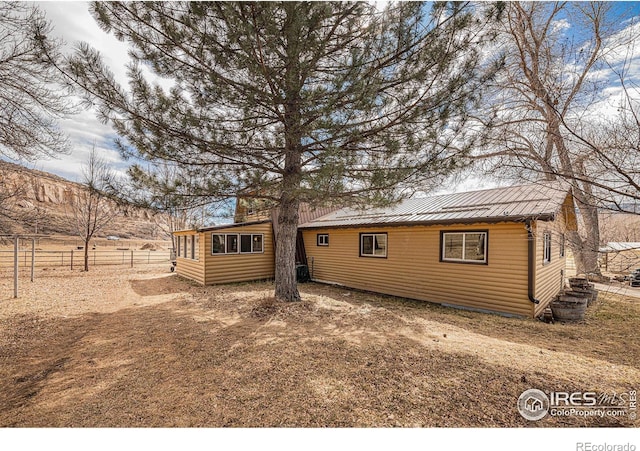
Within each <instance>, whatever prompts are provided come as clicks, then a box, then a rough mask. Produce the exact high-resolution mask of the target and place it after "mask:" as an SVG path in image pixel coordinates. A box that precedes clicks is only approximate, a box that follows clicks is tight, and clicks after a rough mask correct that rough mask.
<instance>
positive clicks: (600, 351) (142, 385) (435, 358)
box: [0, 267, 640, 427]
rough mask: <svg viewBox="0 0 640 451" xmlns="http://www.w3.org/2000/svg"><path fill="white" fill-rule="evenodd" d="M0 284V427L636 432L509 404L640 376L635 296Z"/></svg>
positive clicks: (96, 280)
mask: <svg viewBox="0 0 640 451" xmlns="http://www.w3.org/2000/svg"><path fill="white" fill-rule="evenodd" d="M36 276H37V277H36V281H35V282H34V283H30V282H28V281H27V280H24V281H23V282H22V286H21V298H20V299H17V300H14V299H12V298H11V295H12V293H13V291H12V287H11V280H10V278H6V277H5V278H1V279H0V426H3V427H187V426H189V427H225V426H233V427H283V426H287V427H396V426H399V427H555V426H572V427H575V426H589V427H594V426H638V422H636V421H634V420H631V419H629V418H628V417H624V418H613V417H604V418H581V417H575V416H570V417H551V416H549V415H548V416H547V417H545V418H544V419H542V420H540V421H537V422H531V421H527V420H525V419H523V418H522V417H521V416H520V414H519V413H518V411H517V408H516V401H517V399H518V396H519V395H520V394H521V393H522V392H523V391H524V390H526V389H529V388H539V389H541V390H543V391H569V392H572V391H596V392H599V393H608V394H612V393H618V394H619V393H622V392H628V391H629V390H634V389H635V390H637V389H638V388H639V387H640V334H638V319H639V318H640V302H638V300H637V299H633V300H632V299H625V298H624V297H621V296H617V295H614V294H606V293H605V294H601V296H600V299H599V300H598V301H597V302H596V303H595V304H594V305H592V306H591V307H589V311H588V314H587V318H586V320H585V321H584V322H581V323H579V324H561V323H556V324H544V323H542V322H539V321H536V320H526V319H524V320H523V319H514V318H504V317H500V316H495V315H487V314H481V313H473V312H468V311H461V310H454V309H450V308H443V307H439V306H436V305H432V304H428V303H424V302H414V301H408V300H403V299H399V298H394V297H389V296H380V295H373V294H370V293H363V292H357V291H350V290H347V289H342V288H336V287H330V286H325V285H319V284H304V285H300V290H301V293H302V297H303V301H302V302H299V303H294V304H280V303H276V302H274V301H273V300H272V298H271V293H272V290H273V285H272V284H271V283H269V282H261V283H250V284H249V283H248V284H237V285H228V286H219V287H200V286H196V285H195V284H193V283H191V282H189V281H186V280H183V279H181V278H179V277H178V276H176V275H173V274H170V273H169V272H168V268H164V267H162V268H159V267H156V268H154V269H151V270H149V269H133V270H125V269H122V268H118V269H111V268H105V269H96V270H94V271H92V272H89V273H88V274H87V273H83V272H79V271H73V272H72V271H69V270H53V271H52V270H50V271H40V272H38V273H37V275H36Z"/></svg>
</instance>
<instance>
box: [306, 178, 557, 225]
mask: <svg viewBox="0 0 640 451" xmlns="http://www.w3.org/2000/svg"><path fill="white" fill-rule="evenodd" d="M568 194H569V188H568V186H566V185H563V184H560V183H549V182H547V183H535V184H531V185H520V186H511V187H507V188H494V189H488V190H481V191H471V192H465V193H455V194H444V195H439V196H432V197H426V198H418V199H407V200H404V201H402V202H400V203H399V204H396V205H394V206H391V207H387V208H372V209H368V210H362V209H354V208H343V209H341V210H338V211H336V212H333V213H330V214H327V215H325V216H322V217H320V218H317V219H315V220H313V221H310V222H307V223H305V224H302V225H301V226H300V227H301V228H319V227H355V226H365V225H367V226H370V225H405V224H455V223H474V222H503V221H522V220H525V219H541V220H551V219H553V218H554V217H555V215H556V213H558V211H559V210H560V207H561V205H562V203H563V202H564V200H565V199H566V197H567V195H568Z"/></svg>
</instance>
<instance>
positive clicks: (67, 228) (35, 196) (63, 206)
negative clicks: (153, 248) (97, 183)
mask: <svg viewBox="0 0 640 451" xmlns="http://www.w3.org/2000/svg"><path fill="white" fill-rule="evenodd" d="M82 190H84V187H83V186H82V185H81V184H79V183H75V182H71V181H69V180H66V179H64V178H62V177H59V176H57V175H54V174H50V173H47V172H43V171H37V170H33V169H28V168H26V167H24V166H20V165H17V164H13V163H8V162H5V161H0V234H8V233H36V232H37V233H45V234H64V235H75V234H76V233H75V230H74V225H73V223H74V221H73V202H74V199H75V197H76V195H77V194H76V193H78V192H81V191H82ZM111 208H116V206H115V204H113V205H111ZM3 210H4V213H5V214H3ZM118 210H119V213H118V215H117V216H116V218H115V219H114V220H113V222H112V223H111V224H110V225H109V226H107V227H105V228H104V229H103V230H102V231H101V232H100V233H99V236H109V235H116V236H119V237H121V238H144V239H166V238H167V235H166V234H165V233H164V232H163V230H162V229H163V227H162V218H161V217H160V215H157V214H155V213H154V212H151V211H149V210H145V209H140V208H136V207H132V206H125V207H118ZM9 217H11V218H12V219H9Z"/></svg>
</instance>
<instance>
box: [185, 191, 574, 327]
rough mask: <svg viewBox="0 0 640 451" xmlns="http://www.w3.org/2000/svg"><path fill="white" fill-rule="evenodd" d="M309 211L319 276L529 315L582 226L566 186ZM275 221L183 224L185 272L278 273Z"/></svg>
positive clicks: (312, 264) (221, 277) (227, 276)
mask: <svg viewBox="0 0 640 451" xmlns="http://www.w3.org/2000/svg"><path fill="white" fill-rule="evenodd" d="M321 213H323V212H321ZM314 216H315V217H314ZM304 219H305V220H301V221H300V225H299V239H298V245H297V247H298V249H297V259H298V260H299V261H300V262H302V263H306V264H307V265H308V267H309V271H310V274H311V278H312V280H314V281H316V282H323V283H330V284H337V285H342V286H345V287H351V288H356V289H362V290H367V291H373V292H378V293H383V294H390V295H395V296H401V297H406V298H411V299H417V300H424V301H429V302H435V303H439V304H443V305H448V306H456V307H462V308H468V309H473V310H479V311H486V312H496V313H501V314H506V315H516V316H527V317H535V316H538V315H540V314H541V313H542V311H543V309H544V308H545V307H546V306H547V305H548V304H549V302H550V301H551V300H552V299H553V298H554V297H555V296H556V294H557V293H558V292H559V291H560V290H561V288H562V287H563V285H564V277H565V273H564V270H565V232H566V231H568V230H576V229H577V221H576V215H575V207H574V203H573V197H572V195H571V192H570V190H569V189H568V188H564V187H562V186H561V185H559V184H532V185H522V186H514V187H508V188H496V189H489V190H481V191H473V192H465V193H455V194H447V195H440V196H432V197H427V198H421V199H408V200H405V201H403V202H401V203H399V204H397V205H395V206H392V207H389V208H377V209H369V210H357V209H352V208H344V209H340V210H337V211H333V212H329V213H328V214H323V215H320V214H315V215H313V214H312V215H307V216H306V217H304ZM272 221H273V219H262V220H256V221H253V222H244V223H237V224H231V225H223V226H217V227H209V228H202V229H198V230H190V231H181V232H176V233H175V235H176V236H177V237H178V239H179V243H180V253H179V255H178V258H177V272H178V274H181V275H183V276H185V277H188V278H190V279H193V280H196V281H197V282H199V283H202V284H215V283H226V282H236V281H248V280H257V279H265V278H270V277H273V275H274V252H273V246H274V235H273V228H272Z"/></svg>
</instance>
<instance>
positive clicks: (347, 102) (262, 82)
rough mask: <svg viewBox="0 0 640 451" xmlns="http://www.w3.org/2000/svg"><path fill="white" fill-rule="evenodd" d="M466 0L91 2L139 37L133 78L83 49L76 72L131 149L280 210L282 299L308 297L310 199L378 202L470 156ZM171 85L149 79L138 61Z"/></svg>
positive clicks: (112, 27) (115, 26)
mask: <svg viewBox="0 0 640 451" xmlns="http://www.w3.org/2000/svg"><path fill="white" fill-rule="evenodd" d="M470 8H471V7H470V5H469V4H459V3H451V4H448V3H435V4H431V3H425V4H422V3H416V2H396V3H391V4H390V5H389V6H388V7H387V8H386V9H384V10H378V9H377V8H376V6H375V5H374V4H372V3H366V2H358V3H352V2H331V3H330V2H219V3H205V2H178V3H174V2H95V3H93V4H92V5H91V11H92V13H93V15H94V17H95V18H96V20H97V21H98V23H99V24H100V26H101V27H103V28H104V29H105V30H106V31H108V32H111V33H114V35H115V36H116V37H118V38H119V39H121V40H123V41H127V42H129V43H130V44H131V48H132V50H131V55H132V57H133V60H134V63H133V64H132V65H131V67H130V72H129V78H130V86H129V89H128V90H125V89H123V88H121V87H119V86H118V85H117V83H115V81H114V78H113V75H112V74H111V72H110V71H109V70H108V68H106V67H105V66H104V64H103V63H102V61H101V58H100V56H99V55H98V54H97V53H96V51H94V50H93V49H91V48H90V47H89V46H88V45H84V44H83V45H81V46H80V47H79V50H78V52H77V53H76V54H75V55H74V56H73V57H72V58H70V60H69V66H68V67H67V68H66V70H67V71H68V73H69V74H70V75H71V76H72V77H73V78H74V80H75V81H76V82H77V83H78V84H79V85H80V86H82V87H83V89H84V91H85V93H86V95H87V100H88V101H90V102H92V103H93V104H94V105H98V107H99V111H100V113H101V115H102V116H103V119H104V120H106V121H110V122H111V123H112V124H114V126H115V128H116V130H117V131H118V133H119V134H120V136H122V137H124V138H125V140H123V141H122V142H121V143H120V147H121V150H122V152H123V153H125V154H129V155H133V156H135V157H137V158H142V159H145V160H148V161H152V162H153V161H156V162H157V161H165V162H170V163H172V164H175V165H177V166H179V167H180V168H181V169H182V170H184V171H188V172H193V173H196V174H197V175H198V177H197V179H198V180H201V181H202V183H200V184H199V185H198V186H193V187H192V190H193V192H194V193H195V194H198V195H203V196H211V197H225V196H235V195H237V194H238V193H239V192H242V193H243V195H244V196H247V195H253V196H255V197H256V198H260V199H261V200H262V201H266V202H267V203H269V204H270V205H272V206H273V207H274V208H277V210H278V222H277V226H276V231H275V232H276V236H277V246H276V280H275V287H276V288H275V290H276V293H275V294H276V297H277V298H278V299H282V300H289V301H291V300H297V299H299V294H298V291H297V287H296V280H295V242H296V229H297V222H298V206H299V204H300V203H301V202H309V203H311V204H319V203H322V204H327V203H334V204H347V203H355V202H358V203H361V204H370V205H371V204H380V203H386V202H393V201H395V200H397V199H398V198H399V197H401V196H403V195H406V194H407V193H408V192H409V191H411V190H429V189H431V188H432V187H433V186H434V184H436V183H438V182H440V181H441V180H442V177H443V176H445V175H447V174H449V173H450V171H451V170H452V169H454V168H455V167H456V165H457V162H458V161H459V158H458V157H459V156H460V152H464V151H465V148H464V143H465V132H466V129H465V120H466V114H465V112H466V110H467V108H468V106H469V104H470V102H471V101H472V100H473V93H474V90H475V88H476V87H477V84H478V83H480V82H481V80H480V78H479V77H478V76H477V61H478V43H479V38H478V36H479V35H480V30H481V29H482V26H481V24H480V23H479V21H478V20H477V19H476V18H475V17H474V14H473V11H472V10H471V9H470ZM142 65H144V66H145V67H147V68H150V69H151V70H152V71H153V72H155V74H157V75H158V76H160V77H163V78H167V79H170V80H172V81H173V82H174V84H173V87H172V89H171V90H170V92H168V91H165V90H163V89H162V88H160V87H159V86H157V85H154V84H151V83H149V82H148V81H147V80H146V78H145V76H144V75H143V71H142V70H141V66H142Z"/></svg>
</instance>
